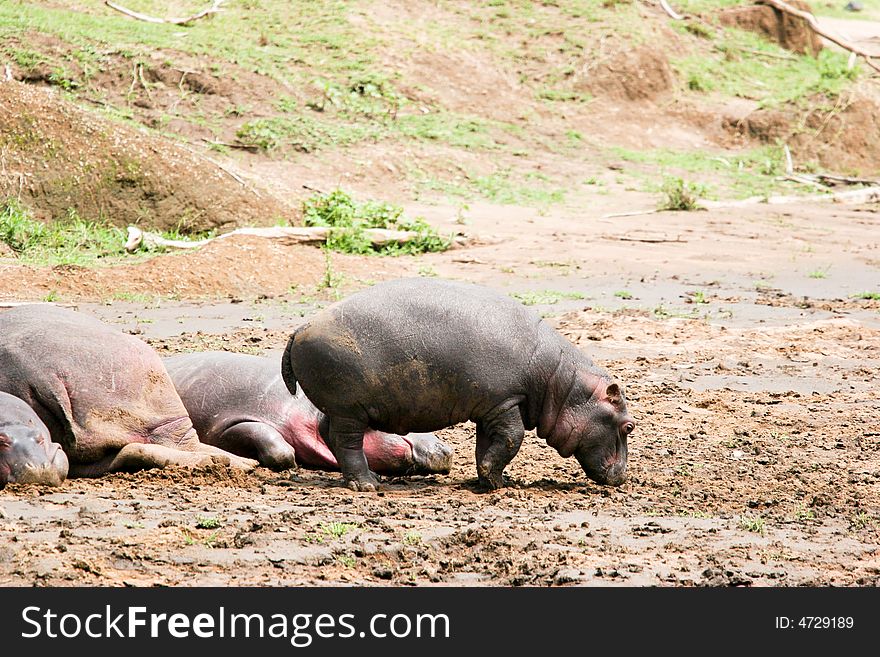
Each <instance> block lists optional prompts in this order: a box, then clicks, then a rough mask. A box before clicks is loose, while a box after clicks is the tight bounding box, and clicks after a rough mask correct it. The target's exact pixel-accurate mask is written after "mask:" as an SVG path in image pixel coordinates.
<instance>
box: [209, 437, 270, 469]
mask: <svg viewBox="0 0 880 657" xmlns="http://www.w3.org/2000/svg"><path fill="white" fill-rule="evenodd" d="M196 453H197V454H198V456H199V459H197V460H198V462H199V463H200V464H201V463H204V465H225V466H227V467H229V468H232V469H233V470H242V471H243V472H250V471H251V470H253V469H254V468H256V467H257V466H258V465H260V462H259V461H255V460H254V459H248V458H245V457H243V456H236V455H235V454H232V453H230V452H227V451H224V450H222V449H220V448H219V447H214V446H213V445H206V444H205V443H199V446H198V447H197V448H196ZM204 465H200V466H195V467H204Z"/></svg>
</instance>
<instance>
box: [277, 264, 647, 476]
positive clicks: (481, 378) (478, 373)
mask: <svg viewBox="0 0 880 657" xmlns="http://www.w3.org/2000/svg"><path fill="white" fill-rule="evenodd" d="M282 375H283V378H284V381H285V383H286V384H287V386H288V388H289V389H290V390H291V391H295V390H296V386H297V384H299V385H300V386H301V387H302V389H303V391H304V392H305V393H306V395H307V396H308V398H309V399H311V400H312V402H313V403H314V404H315V405H316V406H317V407H318V408H319V409H320V410H321V411H323V412H324V413H325V414H326V415H327V416H328V417H329V418H330V435H329V440H328V442H329V444H330V445H331V447H332V449H333V451H334V453H335V454H336V457H337V460H338V461H339V463H340V465H341V468H342V472H343V476H344V478H345V480H346V483H347V484H348V485H349V486H350V487H351V488H353V489H355V490H375V488H376V485H377V480H376V478H375V477H374V475H373V474H372V473H371V472H370V470H369V468H368V467H367V463H366V459H365V458H364V455H363V449H362V443H363V435H364V432H365V431H366V430H367V429H378V430H381V431H389V432H394V433H400V434H402V433H407V432H410V431H436V430H438V429H440V428H443V427H448V426H451V425H454V424H457V423H459V422H463V421H465V420H472V421H473V422H475V423H476V425H477V431H476V433H477V445H476V461H477V474H478V477H479V480H480V483H481V485H482V486H483V487H485V488H489V489H496V488H499V487H500V486H501V485H502V473H503V471H504V468H505V467H506V466H507V464H508V463H509V462H510V461H511V459H513V457H514V456H515V455H516V453H517V451H518V450H519V448H520V445H521V444H522V440H523V434H524V431H525V430H526V429H537V432H538V436H539V437H541V438H542V439H544V440H546V441H547V443H548V444H549V445H551V446H552V447H554V448H555V449H556V450H557V451H558V452H559V454H560V455H562V456H563V457H569V456H574V457H575V458H576V459H577V460H578V462H579V463H580V464H581V467H582V468H583V470H584V472H585V473H586V474H587V476H589V477H590V478H591V479H593V480H595V481H597V482H599V483H602V484H608V485H612V486H616V485H620V484H621V483H623V482H624V480H625V476H626V463H627V436H628V435H629V433H630V432H631V431H632V430H633V428H634V427H635V423H634V421H633V420H632V418H631V417H630V415H629V413H628V412H627V409H626V400H625V398H624V394H623V391H622V389H621V386H620V385H619V384H618V383H615V382H613V381H612V380H611V378H610V377H609V375H608V374H607V373H606V372H605V371H604V370H602V369H600V368H599V367H597V366H595V365H594V364H593V362H592V361H591V360H590V359H589V358H588V357H587V356H586V355H585V354H583V353H582V352H580V351H579V350H578V349H577V348H576V347H575V346H574V345H572V344H571V343H570V342H569V341H568V340H566V339H565V338H564V337H563V336H562V335H560V334H559V333H558V332H557V331H555V330H554V329H552V328H551V327H550V326H549V325H547V324H546V323H545V322H544V321H543V320H542V319H541V318H540V317H539V316H538V315H537V314H536V313H535V312H534V311H532V310H530V309H528V308H526V307H525V306H523V305H522V304H520V303H518V302H516V301H514V300H513V299H510V298H509V297H506V296H503V295H500V294H498V293H497V292H494V291H492V290H490V289H488V288H485V287H481V286H477V285H470V284H466V283H457V282H451V281H443V280H438V279H425V278H415V279H401V280H396V281H390V282H387V283H383V284H380V285H376V286H374V287H372V288H369V289H367V290H364V291H362V292H359V293H357V294H354V295H352V296H351V297H349V298H347V299H344V300H343V301H340V302H338V303H336V304H334V305H332V306H330V307H329V308H327V309H325V310H324V311H322V312H321V313H319V314H317V315H316V316H315V317H313V318H312V319H311V320H310V321H309V322H308V323H306V324H305V325H303V326H302V327H300V328H299V329H297V330H296V331H295V332H294V333H293V335H292V336H291V338H290V340H289V342H288V344H287V348H286V349H285V352H284V355H283V357H282Z"/></svg>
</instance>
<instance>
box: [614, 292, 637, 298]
mask: <svg viewBox="0 0 880 657" xmlns="http://www.w3.org/2000/svg"><path fill="white" fill-rule="evenodd" d="M614 296H616V297H617V298H618V299H632V298H633V295H632V293H631V292H629V291H627V290H618V291H617V292H615V293H614Z"/></svg>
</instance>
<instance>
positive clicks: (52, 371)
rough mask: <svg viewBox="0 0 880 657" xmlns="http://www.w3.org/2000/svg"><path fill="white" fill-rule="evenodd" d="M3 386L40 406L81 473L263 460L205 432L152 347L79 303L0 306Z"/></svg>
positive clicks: (241, 465)
mask: <svg viewBox="0 0 880 657" xmlns="http://www.w3.org/2000/svg"><path fill="white" fill-rule="evenodd" d="M0 391H2V392H7V393H9V394H12V395H15V396H16V397H19V398H20V399H22V400H23V401H24V402H26V403H27V404H28V406H30V407H31V408H32V409H33V410H34V411H35V412H36V414H37V416H39V418H40V420H42V422H43V423H44V424H45V426H46V427H47V428H48V430H49V435H50V436H51V438H52V441H54V442H56V443H58V444H60V445H61V448H62V449H63V450H64V453H65V454H66V456H67V459H68V461H69V475H70V476H71V477H96V476H100V475H102V474H105V473H108V472H117V471H133V470H141V469H146V468H152V467H165V466H167V465H181V466H188V467H202V466H206V465H211V464H213V463H217V464H223V465H229V466H232V467H234V468H238V469H242V470H250V469H252V468H254V467H256V466H257V462H256V461H252V460H250V459H243V458H241V457H238V456H234V455H232V454H229V453H228V452H224V451H222V450H220V449H218V448H216V447H213V446H211V445H205V444H203V443H201V442H200V441H199V438H198V435H197V434H196V431H195V429H194V428H193V425H192V421H191V420H190V418H189V415H187V412H186V408H184V406H183V402H181V401H180V397H179V396H178V395H177V392H176V391H175V390H174V384H173V383H172V382H171V379H170V378H169V377H168V373H167V372H166V371H165V366H164V365H163V364H162V359H161V358H159V355H158V354H157V353H156V352H155V351H154V350H153V348H152V347H150V346H149V345H147V344H146V343H145V342H143V341H141V340H139V339H138V338H136V337H134V336H131V335H128V334H125V333H123V332H122V331H120V330H118V329H115V328H111V327H110V326H107V325H106V324H104V323H102V322H101V321H99V320H97V319H95V318H93V317H90V316H88V315H86V314H83V313H79V312H75V311H73V310H68V309H65V308H61V307H57V306H51V305H44V304H33V305H25V306H18V307H16V308H13V309H11V310H6V311H2V312H0Z"/></svg>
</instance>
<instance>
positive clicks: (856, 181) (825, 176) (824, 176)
mask: <svg viewBox="0 0 880 657" xmlns="http://www.w3.org/2000/svg"><path fill="white" fill-rule="evenodd" d="M814 176H815V177H816V178H818V179H819V180H827V181H829V182H832V183H835V182H839V183H844V184H846V185H878V186H880V180H871V179H870V178H850V177H849V176H835V175H832V174H830V173H817V174H814Z"/></svg>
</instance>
